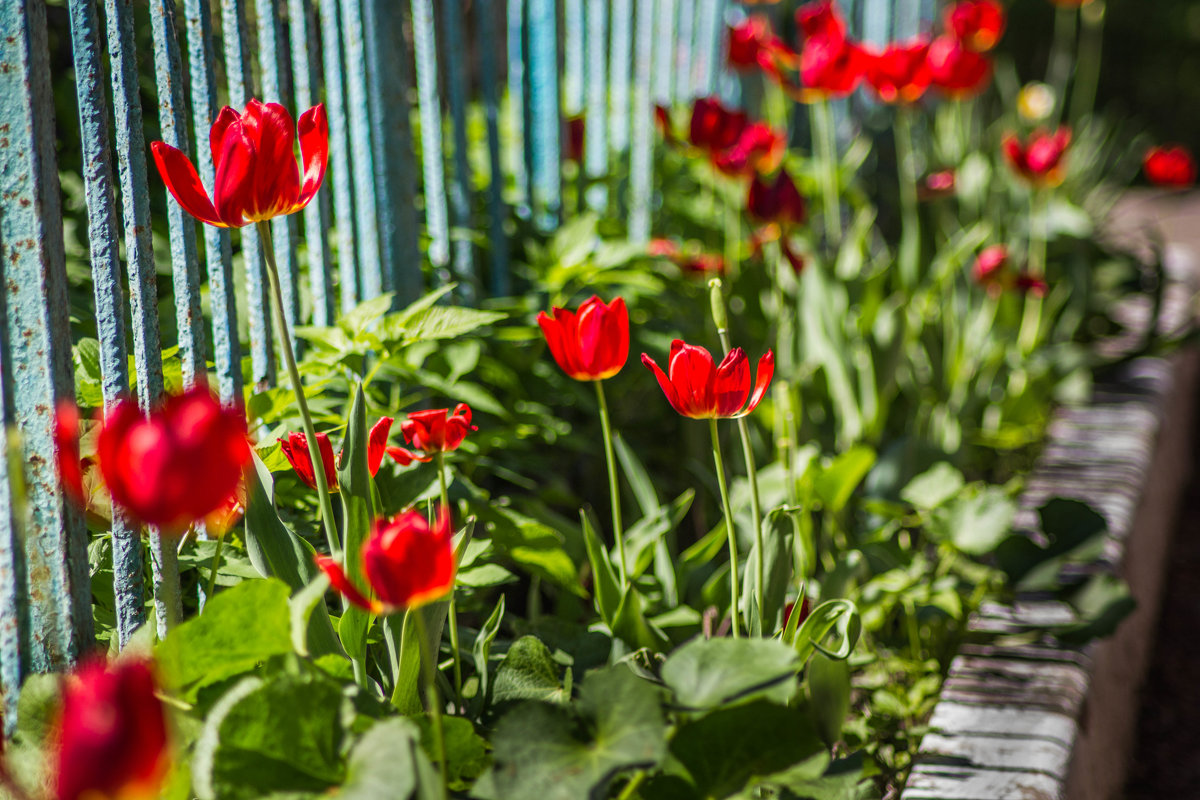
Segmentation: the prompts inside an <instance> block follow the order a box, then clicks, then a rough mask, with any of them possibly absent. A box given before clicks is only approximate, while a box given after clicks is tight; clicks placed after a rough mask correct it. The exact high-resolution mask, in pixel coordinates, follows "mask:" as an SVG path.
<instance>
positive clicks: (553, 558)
mask: <svg viewBox="0 0 1200 800" xmlns="http://www.w3.org/2000/svg"><path fill="white" fill-rule="evenodd" d="M479 516H480V519H482V520H484V521H485V522H487V523H488V528H489V534H490V536H491V540H492V542H493V543H494V544H495V546H496V547H497V549H498V550H499V551H500V552H501V553H502V554H504V555H505V556H507V557H508V558H511V559H512V560H513V561H514V562H516V563H517V564H519V565H521V566H522V567H524V568H525V569H526V570H528V571H529V572H530V573H532V574H534V575H537V576H538V577H540V578H542V579H543V580H545V581H548V582H549V583H552V584H554V585H555V586H558V587H559V588H562V589H566V590H567V591H569V592H570V593H571V594H574V595H576V596H577V597H584V598H586V597H587V596H588V593H587V590H586V589H584V588H583V584H582V583H580V581H579V571H578V569H577V568H576V566H575V562H574V561H572V560H571V556H570V555H568V553H567V552H566V550H565V549H564V544H565V541H566V538H565V537H564V536H563V534H562V533H560V532H559V531H557V530H555V529H554V528H552V527H550V526H549V525H547V524H546V523H544V522H541V521H540V520H537V519H534V518H533V517H529V516H526V515H524V514H521V513H519V512H517V511H514V510H513V509H511V508H504V507H501V506H495V505H489V506H483V507H481V508H480V509H479Z"/></svg>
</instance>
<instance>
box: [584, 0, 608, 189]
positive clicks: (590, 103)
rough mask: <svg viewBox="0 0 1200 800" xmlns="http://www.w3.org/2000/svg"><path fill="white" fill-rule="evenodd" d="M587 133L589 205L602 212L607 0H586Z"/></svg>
mask: <svg viewBox="0 0 1200 800" xmlns="http://www.w3.org/2000/svg"><path fill="white" fill-rule="evenodd" d="M587 64H588V83H587V135H586V137H585V138H584V142H583V150H584V153H583V169H584V174H585V175H586V176H587V178H588V180H589V181H596V183H594V184H593V185H592V186H589V187H588V189H587V194H586V200H587V207H588V208H590V209H591V210H593V211H599V212H603V211H604V210H605V209H606V208H607V207H608V187H606V186H604V185H603V184H602V183H600V182H599V181H600V180H602V179H603V178H605V177H607V175H608V0H587Z"/></svg>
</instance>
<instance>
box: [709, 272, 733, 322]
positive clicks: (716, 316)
mask: <svg viewBox="0 0 1200 800" xmlns="http://www.w3.org/2000/svg"><path fill="white" fill-rule="evenodd" d="M721 288H722V287H721V279H720V278H713V279H712V280H711V281H709V282H708V299H709V302H710V303H711V304H712V315H713V322H715V323H716V324H717V334H718V335H719V334H722V333H725V332H726V331H728V330H729V317H728V315H727V314H726V313H725V294H724V292H722V290H721Z"/></svg>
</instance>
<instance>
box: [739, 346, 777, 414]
mask: <svg viewBox="0 0 1200 800" xmlns="http://www.w3.org/2000/svg"><path fill="white" fill-rule="evenodd" d="M774 375H775V354H774V353H773V352H771V351H770V350H768V351H767V352H765V353H763V355H762V358H760V359H759V360H758V377H757V379H756V380H755V381H754V391H753V392H752V393H751V394H750V405H748V406H746V410H745V411H743V412H742V413H740V414H738V415H737V416H739V417H744V416H746V415H747V414H749V413H750V412H751V411H753V410H754V409H756V408H758V404H759V403H761V402H762V399H763V397H765V396H766V394H767V387H769V386H770V385H771V378H772V377H774Z"/></svg>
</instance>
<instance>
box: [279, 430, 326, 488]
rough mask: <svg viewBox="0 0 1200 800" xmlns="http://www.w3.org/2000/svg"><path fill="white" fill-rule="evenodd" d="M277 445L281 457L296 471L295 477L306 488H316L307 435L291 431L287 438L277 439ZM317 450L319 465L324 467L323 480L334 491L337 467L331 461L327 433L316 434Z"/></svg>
mask: <svg viewBox="0 0 1200 800" xmlns="http://www.w3.org/2000/svg"><path fill="white" fill-rule="evenodd" d="M279 447H280V449H281V450H283V457H284V458H286V459H287V460H288V463H289V464H291V465H292V469H294V470H295V471H296V477H298V478H299V479H300V480H301V482H303V483H304V485H305V486H307V487H308V488H310V489H315V488H317V475H316V470H315V469H314V468H313V462H312V456H311V455H310V454H309V452H308V437H307V436H305V435H304V434H303V433H296V432H295V431H293V432H292V433H289V434H288V438H287V439H280V440H279ZM317 450H318V452H320V454H321V466H323V467H324V468H325V482H326V484H327V485H328V487H329V491H331V492H336V491H337V490H338V484H337V468H336V467H335V466H334V462H333V445H332V444H330V443H329V436H328V435H327V434H324V433H318V434H317Z"/></svg>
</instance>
